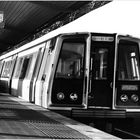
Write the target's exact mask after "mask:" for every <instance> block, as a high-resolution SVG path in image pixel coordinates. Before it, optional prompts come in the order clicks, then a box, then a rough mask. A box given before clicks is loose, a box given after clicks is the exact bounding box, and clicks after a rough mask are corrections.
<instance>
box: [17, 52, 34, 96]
mask: <svg viewBox="0 0 140 140" xmlns="http://www.w3.org/2000/svg"><path fill="white" fill-rule="evenodd" d="M23 59H24V61H23V65H22V68H21V72H20V75H19V81H18V96H20V97H24V96H28V93H24V92H23V90H24V88H23V81H24V78H25V77H26V74H27V71H28V69H29V66H30V62H31V59H32V55H31V56H26V57H24V58H23ZM25 90H27V87H26V89H25Z"/></svg>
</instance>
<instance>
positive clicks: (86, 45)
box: [48, 33, 140, 118]
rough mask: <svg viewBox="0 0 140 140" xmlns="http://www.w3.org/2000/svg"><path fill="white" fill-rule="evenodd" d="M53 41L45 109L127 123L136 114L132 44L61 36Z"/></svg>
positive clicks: (117, 38) (116, 38)
mask: <svg viewBox="0 0 140 140" xmlns="http://www.w3.org/2000/svg"><path fill="white" fill-rule="evenodd" d="M58 42H59V43H57V51H56V52H57V53H56V55H55V58H54V62H53V64H52V72H51V80H50V81H49V86H48V87H49V89H48V92H49V94H48V95H49V98H48V99H49V102H48V107H49V108H50V109H56V110H62V111H64V110H70V115H71V116H72V117H80V118H82V117H86V118H127V117H133V115H132V113H130V112H133V113H134V112H136V111H139V109H140V60H139V40H138V39H136V38H133V37H130V36H122V35H117V34H105V33H85V34H84V33H75V34H63V35H61V36H60V39H59V41H58ZM58 44H59V45H58ZM63 113H64V112H63ZM129 115H130V116H129Z"/></svg>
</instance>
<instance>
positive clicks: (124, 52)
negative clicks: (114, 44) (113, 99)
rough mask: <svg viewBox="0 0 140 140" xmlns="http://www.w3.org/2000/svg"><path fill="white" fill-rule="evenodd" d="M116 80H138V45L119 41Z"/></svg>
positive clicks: (139, 72)
mask: <svg viewBox="0 0 140 140" xmlns="http://www.w3.org/2000/svg"><path fill="white" fill-rule="evenodd" d="M117 71H118V80H135V81H137V80H140V60H139V46H138V43H136V42H132V41H126V40H120V42H119V45H118V69H117Z"/></svg>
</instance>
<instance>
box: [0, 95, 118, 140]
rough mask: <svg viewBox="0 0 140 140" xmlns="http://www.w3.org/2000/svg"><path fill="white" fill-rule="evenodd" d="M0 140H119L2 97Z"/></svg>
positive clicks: (72, 121)
mask: <svg viewBox="0 0 140 140" xmlns="http://www.w3.org/2000/svg"><path fill="white" fill-rule="evenodd" d="M0 139H53V140H54V139H74V140H78V139H82V140H84V139H85V140H87V139H94V140H96V139H98V140H99V139H113V140H114V139H120V138H117V137H115V136H112V135H110V134H108V133H105V132H103V131H100V130H98V129H96V128H93V127H90V126H87V125H85V124H82V123H80V122H77V121H75V120H72V119H70V118H67V117H65V116H62V115H60V114H57V113H55V112H53V111H50V110H47V109H45V108H43V107H40V106H37V105H35V104H32V103H29V102H27V101H24V100H23V99H20V98H17V97H13V96H11V95H9V94H5V93H0Z"/></svg>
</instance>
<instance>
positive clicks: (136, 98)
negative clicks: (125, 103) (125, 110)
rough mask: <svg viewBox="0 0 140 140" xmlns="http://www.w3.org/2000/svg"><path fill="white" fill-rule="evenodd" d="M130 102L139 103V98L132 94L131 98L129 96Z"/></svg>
mask: <svg viewBox="0 0 140 140" xmlns="http://www.w3.org/2000/svg"><path fill="white" fill-rule="evenodd" d="M131 100H132V101H133V102H135V103H136V102H138V101H139V97H138V95H136V94H133V95H132V96H131Z"/></svg>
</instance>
